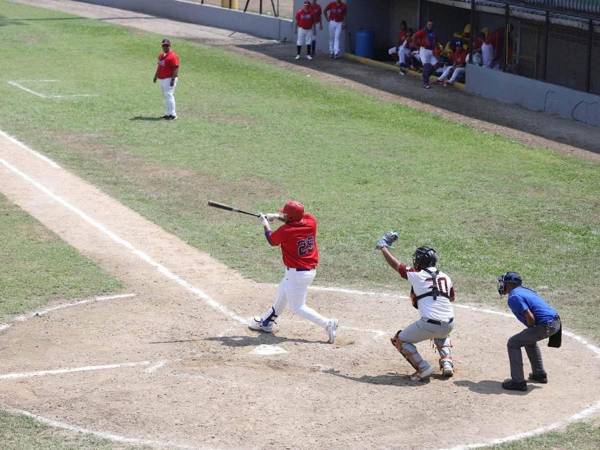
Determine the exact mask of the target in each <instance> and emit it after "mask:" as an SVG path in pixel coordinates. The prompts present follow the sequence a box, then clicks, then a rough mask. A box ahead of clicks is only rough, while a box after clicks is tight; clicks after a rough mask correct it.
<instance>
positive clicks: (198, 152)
mask: <svg viewBox="0 0 600 450" xmlns="http://www.w3.org/2000/svg"><path fill="white" fill-rule="evenodd" d="M0 11H1V14H3V15H4V17H0V37H2V39H3V42H4V44H5V60H6V61H10V64H6V65H5V67H4V68H3V71H2V80H1V81H0V98H2V99H3V101H2V102H1V103H0V129H3V130H5V131H7V132H9V133H11V134H13V135H15V136H17V137H18V138H19V139H21V140H23V141H25V142H27V143H28V144H30V145H32V146H33V147H34V148H36V149H37V150H40V151H42V152H44V153H46V154H48V155H50V156H51V157H53V158H55V159H56V160H57V161H58V162H59V163H60V164H62V165H63V166H65V167H67V168H68V169H70V170H72V171H74V172H76V173H77V174H79V175H81V176H82V177H84V178H86V179H88V180H90V181H91V182H93V183H94V184H96V185H97V186H99V187H100V188H101V189H103V190H104V191H106V192H108V193H109V194H111V195H113V196H114V197H116V198H118V199H119V200H120V201H122V202H123V203H125V204H127V205H128V206H130V207H131V208H133V209H135V210H136V211H138V212H140V213H141V214H143V215H144V216H145V217H147V218H148V219H150V220H151V221H153V222H155V223H157V224H159V225H161V226H162V227H163V228H165V229H166V230H168V231H170V232H172V233H174V234H176V235H178V236H180V237H181V238H182V239H184V240H185V241H187V242H188V243H190V244H191V245H194V246H196V247H198V248H200V249H202V250H203V251H206V252H208V253H209V254H211V255H212V256H213V257H215V258H217V259H219V260H221V261H223V262H224V263H226V264H227V265H229V266H230V267H233V268H235V269H237V270H239V271H240V272H242V273H243V274H244V275H246V276H248V277H251V278H253V279H256V280H258V281H270V282H273V281H276V280H277V279H278V278H279V275H280V261H279V256H278V253H277V252H276V251H274V250H273V249H270V248H269V247H268V246H267V245H266V243H265V242H264V237H263V236H262V232H261V227H260V225H259V222H258V221H257V220H254V219H251V218H247V217H244V216H237V215H232V214H229V213H225V212H220V211H217V210H211V209H209V208H207V206H206V201H207V200H208V199H214V200H219V201H223V202H226V203H232V204H235V205H238V206H240V207H243V208H245V209H251V210H257V211H265V212H266V211H272V210H275V209H276V208H278V207H280V206H281V204H282V203H283V202H284V201H285V200H286V199H287V198H297V199H299V200H301V201H303V202H304V203H305V204H306V206H307V208H308V209H309V210H310V211H312V212H314V213H316V215H317V217H318V218H319V220H320V234H319V244H320V249H321V266H320V270H319V274H318V277H317V283H319V284H322V285H339V286H345V287H356V288H368V289H399V288H400V287H399V284H398V282H397V279H396V278H395V277H394V275H393V273H392V272H391V271H389V269H387V268H386V265H385V263H384V262H383V259H382V258H381V256H380V255H379V254H378V252H376V251H374V250H373V247H374V243H375V240H376V239H377V238H378V237H379V235H380V234H381V233H383V232H384V231H387V230H389V229H392V228H393V229H398V230H399V231H400V232H401V238H400V241H399V246H398V249H397V251H396V252H397V254H398V255H399V256H401V257H402V258H403V259H405V260H407V259H408V258H410V255H411V253H412V251H413V250H414V247H415V246H417V245H421V244H429V245H433V246H435V247H436V248H437V249H438V251H439V253H440V254H441V265H440V266H441V267H442V268H443V269H444V270H445V271H447V272H448V273H450V275H451V276H452V277H453V279H454V281H455V284H456V285H457V289H458V292H459V295H460V296H459V301H470V302H482V303H485V304H488V305H492V306H494V307H497V308H502V307H503V300H501V299H499V297H498V295H497V293H496V291H495V289H496V285H495V278H496V276H497V275H498V274H499V273H501V272H503V271H506V270H517V271H519V272H521V274H522V275H523V277H524V278H525V281H526V284H528V285H529V286H531V287H533V288H536V289H539V290H540V291H541V293H542V294H543V295H544V296H545V297H547V298H548V299H549V300H550V301H551V303H552V304H554V305H555V306H556V307H557V308H558V309H559V311H560V313H561V316H562V317H563V319H564V321H565V323H566V326H567V327H568V328H569V329H574V330H576V331H578V332H580V333H583V334H585V335H586V336H589V337H591V338H593V339H595V340H596V342H598V340H600V319H599V317H598V315H597V311H598V306H599V303H600V298H599V295H598V292H597V285H598V283H597V281H596V274H595V270H594V267H597V265H598V261H599V260H600V221H599V217H600V195H599V194H600V187H599V186H600V170H599V167H598V165H597V164H595V163H592V162H587V161H583V160H579V159H576V158H573V157H568V156H563V155H559V154H556V153H553V152H551V151H548V150H544V149H531V148H526V147H524V146H522V145H520V144H518V143H515V142H511V141H509V140H507V139H505V138H502V137H498V136H494V135H490V134H486V133H482V132H480V131H476V130H472V129H470V128H468V127H466V126H461V125H457V124H455V123H451V122H448V121H445V120H443V119H440V118H435V117H432V116H430V115H427V114H425V113H421V112H417V111H414V110H411V109H409V108H406V107H403V106H399V105H395V104H392V103H385V102H382V101H379V100H377V99H374V98H372V97H369V96H367V95H361V94H359V93H356V92H354V91H350V90H347V89H344V88H343V86H338V87H332V86H331V85H328V84H324V83H321V82H319V81H318V80H315V79H314V78H308V77H306V76H302V75H300V74H297V73H294V72H292V71H286V70H283V69H280V68H276V67H273V66H269V65H268V64H265V63H263V62H260V61H257V60H252V59H248V58H244V57H241V56H240V55H238V54H235V53H232V52H227V51H223V50H220V49H214V48H209V47H205V46H202V45H199V44H195V43H187V42H183V41H177V40H176V41H174V49H175V50H176V51H177V52H178V53H179V54H180V56H181V59H182V67H181V71H180V76H181V79H180V84H179V85H178V88H177V92H176V98H177V101H178V113H179V116H180V118H179V120H177V121H176V122H170V123H167V122H164V121H156V120H150V119H151V118H153V117H158V116H160V115H162V114H163V109H162V108H163V107H162V97H161V95H160V92H159V88H158V86H156V85H153V84H152V82H151V79H152V75H153V73H154V67H155V66H154V64H155V61H154V60H155V57H156V54H157V52H158V51H159V45H158V44H159V42H160V36H158V35H152V34H147V33H142V32H139V31H135V30H130V29H125V28H118V27H113V26H110V25H107V24H105V23H102V22H98V21H92V20H87V19H76V18H73V17H70V16H68V15H66V14H63V13H53V12H49V11H46V10H41V9H33V8H29V7H24V6H20V5H15V4H12V3H10V2H7V1H5V0H0ZM45 79H54V80H59V81H57V82H52V83H44V82H35V81H27V82H23V83H24V84H25V85H26V86H27V87H29V88H30V89H35V90H37V91H39V92H43V93H47V94H81V93H84V94H96V95H98V96H97V97H91V98H79V99H41V98H38V97H35V96H32V95H31V94H29V93H27V92H24V91H23V90H19V89H17V88H15V87H14V86H12V85H9V84H8V83H7V81H9V80H45ZM474 107H476V106H474ZM402 289H403V288H402ZM572 430H575V431H572ZM573 434H576V435H582V436H584V437H585V441H586V444H585V445H587V444H588V443H590V445H589V446H588V448H594V447H597V446H594V445H592V444H594V443H598V441H599V440H600V428H599V427H597V426H596V425H594V426H588V425H586V424H583V425H579V424H578V425H576V426H574V427H572V428H570V431H569V432H568V433H566V434H563V433H560V434H558V435H556V436H558V437H557V438H552V437H551V436H555V435H548V436H550V437H548V441H547V442H550V444H545V443H544V442H545V441H544V442H543V441H542V439H544V438H542V439H537V440H533V441H532V442H533V444H531V445H530V448H534V447H536V448H537V447H538V446H541V445H549V447H545V448H562V447H561V446H563V445H564V446H565V447H564V448H573V447H568V445H570V444H569V442H572V441H573V437H572V436H573ZM552 439H554V440H552ZM552 442H554V443H552ZM561 442H562V444H561ZM582 445H583V444H582ZM585 445H583V447H581V446H580V447H578V448H584V447H585ZM510 448H516V447H510Z"/></svg>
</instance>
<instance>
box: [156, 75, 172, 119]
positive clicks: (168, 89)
mask: <svg viewBox="0 0 600 450" xmlns="http://www.w3.org/2000/svg"><path fill="white" fill-rule="evenodd" d="M158 81H159V83H160V89H161V90H162V93H163V97H164V98H165V108H166V111H167V113H166V115H167V116H173V117H177V113H176V112H175V86H177V78H175V81H174V83H173V86H171V79H170V78H160V79H159V80H158Z"/></svg>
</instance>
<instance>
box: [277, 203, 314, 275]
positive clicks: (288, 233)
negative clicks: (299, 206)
mask: <svg viewBox="0 0 600 450" xmlns="http://www.w3.org/2000/svg"><path fill="white" fill-rule="evenodd" d="M267 239H268V240H269V243H270V244H271V245H280V246H281V255H282V257H283V264H285V266H286V267H289V268H290V269H314V268H315V267H317V264H319V249H318V247H317V219H315V217H314V216H313V215H311V214H304V217H302V220H299V221H298V222H291V223H286V224H283V225H282V226H280V227H279V228H278V229H277V230H275V231H274V232H273V233H271V234H270V235H268V236H267Z"/></svg>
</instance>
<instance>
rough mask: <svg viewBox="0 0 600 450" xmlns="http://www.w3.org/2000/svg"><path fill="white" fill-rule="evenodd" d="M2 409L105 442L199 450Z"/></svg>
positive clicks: (25, 412)
mask: <svg viewBox="0 0 600 450" xmlns="http://www.w3.org/2000/svg"><path fill="white" fill-rule="evenodd" d="M4 409H5V410H6V411H7V412H8V413H10V414H15V415H16V414H20V415H23V416H26V417H29V418H31V419H35V420H37V421H38V422H41V423H43V424H44V425H48V426H50V427H54V428H61V429H63V430H67V431H72V432H74V433H83V434H91V435H93V436H97V437H99V438H102V439H106V440H109V441H113V442H121V443H123V444H132V445H142V446H147V447H152V448H176V449H182V450H192V449H198V448H199V447H197V446H194V447H190V446H188V445H179V444H173V443H171V442H161V441H153V440H149V439H138V438H131V437H125V436H121V435H118V434H114V433H106V432H103V431H95V430H90V429H88V428H82V427H78V426H75V425H69V424H68V423H64V422H59V421H57V420H52V419H47V418H45V417H43V416H39V415H37V414H32V413H30V412H29V411H24V410H22V409H14V408H4Z"/></svg>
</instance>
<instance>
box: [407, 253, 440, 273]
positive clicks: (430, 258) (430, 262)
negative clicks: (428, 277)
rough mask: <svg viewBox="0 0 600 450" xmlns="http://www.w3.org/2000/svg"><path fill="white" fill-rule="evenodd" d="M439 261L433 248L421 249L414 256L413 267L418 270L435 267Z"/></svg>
mask: <svg viewBox="0 0 600 450" xmlns="http://www.w3.org/2000/svg"><path fill="white" fill-rule="evenodd" d="M437 261H438V255H437V253H436V251H435V250H434V249H433V248H431V247H419V248H418V249H416V250H415V254H414V256H413V267H414V268H415V269H417V270H423V269H427V268H428V267H435V265H436V264H437Z"/></svg>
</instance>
